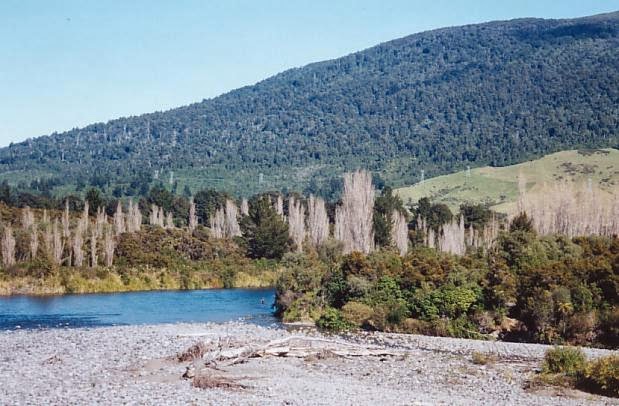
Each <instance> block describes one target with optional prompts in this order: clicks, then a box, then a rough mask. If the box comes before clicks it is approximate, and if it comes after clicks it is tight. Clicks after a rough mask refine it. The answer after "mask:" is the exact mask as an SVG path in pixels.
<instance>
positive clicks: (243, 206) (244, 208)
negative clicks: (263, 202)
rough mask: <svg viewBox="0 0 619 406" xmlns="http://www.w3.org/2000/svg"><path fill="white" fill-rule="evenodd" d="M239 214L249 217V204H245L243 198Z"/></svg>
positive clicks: (245, 200)
mask: <svg viewBox="0 0 619 406" xmlns="http://www.w3.org/2000/svg"><path fill="white" fill-rule="evenodd" d="M241 214H242V215H243V216H248V215H249V203H248V202H247V199H245V198H243V200H241Z"/></svg>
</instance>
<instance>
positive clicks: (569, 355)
mask: <svg viewBox="0 0 619 406" xmlns="http://www.w3.org/2000/svg"><path fill="white" fill-rule="evenodd" d="M586 362H587V359H586V357H585V354H584V353H583V352H582V350H581V349H580V348H574V347H555V348H553V349H550V350H548V351H547V352H546V355H545V356H544V363H543V364H542V372H543V373H546V374H565V375H567V376H576V375H578V374H580V373H581V372H582V371H583V370H584V369H585V364H586Z"/></svg>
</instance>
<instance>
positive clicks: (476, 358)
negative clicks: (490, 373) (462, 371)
mask: <svg viewBox="0 0 619 406" xmlns="http://www.w3.org/2000/svg"><path fill="white" fill-rule="evenodd" d="M496 361H497V357H496V355H494V354H489V353H483V352H479V351H473V354H471V362H473V364H475V365H489V364H494V363H495V362H496Z"/></svg>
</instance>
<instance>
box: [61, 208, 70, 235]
mask: <svg viewBox="0 0 619 406" xmlns="http://www.w3.org/2000/svg"><path fill="white" fill-rule="evenodd" d="M70 224H71V223H70V222H69V201H68V200H65V202H64V212H63V213H62V237H63V238H64V239H67V240H68V239H69V238H70V237H71V228H70Z"/></svg>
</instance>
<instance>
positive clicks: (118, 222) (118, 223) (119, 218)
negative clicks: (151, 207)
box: [114, 200, 127, 236]
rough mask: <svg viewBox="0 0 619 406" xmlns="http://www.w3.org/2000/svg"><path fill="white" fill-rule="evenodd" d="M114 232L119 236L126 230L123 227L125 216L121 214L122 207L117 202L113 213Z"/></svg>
mask: <svg viewBox="0 0 619 406" xmlns="http://www.w3.org/2000/svg"><path fill="white" fill-rule="evenodd" d="M114 230H115V232H116V236H119V235H121V234H122V233H124V232H125V231H127V228H126V226H125V214H124V213H123V205H122V203H121V202H120V200H119V201H118V204H117V205H116V212H115V213H114Z"/></svg>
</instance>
